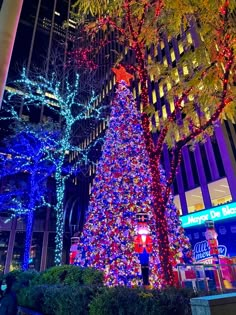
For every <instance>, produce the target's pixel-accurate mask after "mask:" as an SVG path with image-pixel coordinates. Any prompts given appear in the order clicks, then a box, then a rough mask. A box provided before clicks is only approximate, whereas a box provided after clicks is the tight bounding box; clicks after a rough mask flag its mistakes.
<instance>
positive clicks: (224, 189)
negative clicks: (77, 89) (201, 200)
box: [208, 178, 232, 207]
mask: <svg viewBox="0 0 236 315" xmlns="http://www.w3.org/2000/svg"><path fill="white" fill-rule="evenodd" d="M208 188H209V193H210V196H211V202H212V205H213V206H214V207H215V206H218V205H221V204H224V203H227V202H230V201H232V196H231V193H230V190H229V185H228V181H227V178H222V179H220V180H217V181H215V182H212V183H210V184H208Z"/></svg>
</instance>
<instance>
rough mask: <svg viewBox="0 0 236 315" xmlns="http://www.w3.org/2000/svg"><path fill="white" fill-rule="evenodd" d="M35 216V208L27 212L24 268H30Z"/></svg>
mask: <svg viewBox="0 0 236 315" xmlns="http://www.w3.org/2000/svg"><path fill="white" fill-rule="evenodd" d="M33 218H34V209H31V210H30V211H29V212H28V213H27V222H26V232H25V248H24V259H23V265H22V269H23V270H28V268H29V259H30V248H31V238H32V233H33Z"/></svg>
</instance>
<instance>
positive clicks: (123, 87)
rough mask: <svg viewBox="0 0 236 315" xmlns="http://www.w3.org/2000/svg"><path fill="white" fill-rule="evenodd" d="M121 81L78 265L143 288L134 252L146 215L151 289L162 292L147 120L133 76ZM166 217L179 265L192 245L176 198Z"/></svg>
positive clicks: (109, 280) (120, 74) (113, 280)
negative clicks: (137, 99)
mask: <svg viewBox="0 0 236 315" xmlns="http://www.w3.org/2000/svg"><path fill="white" fill-rule="evenodd" d="M116 75H117V81H118V82H119V83H118V89H117V91H116V97H115V100H114V102H113V106H112V112H111V116H110V122H109V128H108V130H107V133H106V139H105V143H104V147H103V154H102V157H101V159H100V161H99V163H98V166H97V174H96V177H95V182H94V185H93V190H92V194H91V200H90V206H89V209H88V217H87V221H86V223H85V225H84V230H83V233H82V235H81V238H80V242H79V245H78V255H77V257H76V261H75V264H76V265H79V266H86V267H94V268H97V269H100V270H103V271H104V273H105V283H106V284H107V285H112V286H113V285H128V286H130V285H135V284H138V283H140V282H141V266H140V260H139V256H138V255H137V254H136V253H135V250H134V240H135V236H136V235H137V231H136V227H137V214H138V213H139V212H142V213H145V214H146V215H147V217H148V225H149V228H150V233H151V235H150V236H151V239H152V252H151V253H150V254H149V256H150V257H149V258H150V259H149V271H150V275H149V281H150V284H151V285H153V286H155V287H160V286H161V283H162V281H161V279H162V275H161V274H160V273H159V272H158V269H159V266H160V263H159V255H158V240H157V236H156V218H155V217H154V215H153V209H152V206H153V204H152V191H151V183H152V178H151V172H150V169H149V158H148V154H147V152H146V147H145V140H144V135H143V129H142V124H141V114H140V113H139V112H138V110H137V108H136V103H135V101H134V98H133V95H132V93H131V92H130V90H129V89H128V87H127V82H128V81H129V79H130V75H129V74H127V73H126V74H124V72H122V71H120V72H119V71H118V73H116ZM122 79H125V80H122ZM160 173H161V182H162V184H163V185H165V183H166V180H165V173H164V170H163V169H162V168H161V169H160ZM166 216H167V223H168V234H169V243H170V252H171V256H172V264H173V265H174V264H176V258H177V256H178V252H179V250H180V249H181V248H182V246H186V244H188V245H187V247H188V246H189V243H188V242H187V240H186V239H185V237H184V234H183V233H182V232H183V230H182V228H181V227H180V221H179V219H178V213H177V210H176V207H175V205H174V203H173V197H171V198H170V199H169V203H168V205H167V210H166ZM186 242H187V243H186Z"/></svg>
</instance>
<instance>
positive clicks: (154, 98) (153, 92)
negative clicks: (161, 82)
mask: <svg viewBox="0 0 236 315" xmlns="http://www.w3.org/2000/svg"><path fill="white" fill-rule="evenodd" d="M156 101H157V95H156V91H155V90H153V91H152V102H153V104H155V103H156Z"/></svg>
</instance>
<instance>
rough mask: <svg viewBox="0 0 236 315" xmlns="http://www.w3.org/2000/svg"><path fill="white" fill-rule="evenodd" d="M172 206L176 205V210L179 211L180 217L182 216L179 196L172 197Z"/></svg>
mask: <svg viewBox="0 0 236 315" xmlns="http://www.w3.org/2000/svg"><path fill="white" fill-rule="evenodd" d="M174 204H175V205H176V208H177V209H178V210H179V212H180V215H182V208H181V203H180V199H179V195H176V196H174Z"/></svg>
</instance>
